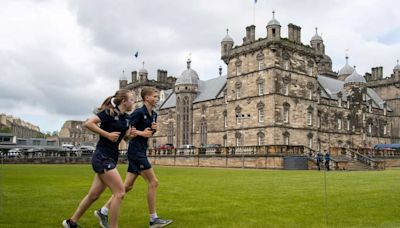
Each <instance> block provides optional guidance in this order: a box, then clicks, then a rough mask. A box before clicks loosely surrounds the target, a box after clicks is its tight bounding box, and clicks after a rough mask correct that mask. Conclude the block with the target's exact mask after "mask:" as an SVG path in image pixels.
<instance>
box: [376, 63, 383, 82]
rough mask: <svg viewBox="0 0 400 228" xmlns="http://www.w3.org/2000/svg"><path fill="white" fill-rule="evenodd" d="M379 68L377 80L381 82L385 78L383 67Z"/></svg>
mask: <svg viewBox="0 0 400 228" xmlns="http://www.w3.org/2000/svg"><path fill="white" fill-rule="evenodd" d="M377 68H378V70H377V78H376V79H378V80H380V79H382V78H383V67H381V66H380V67H377Z"/></svg>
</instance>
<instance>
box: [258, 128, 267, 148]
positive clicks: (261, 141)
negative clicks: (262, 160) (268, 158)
mask: <svg viewBox="0 0 400 228" xmlns="http://www.w3.org/2000/svg"><path fill="white" fill-rule="evenodd" d="M264 139H265V134H264V133H263V132H261V131H260V132H258V133H257V145H264V144H265V142H264Z"/></svg>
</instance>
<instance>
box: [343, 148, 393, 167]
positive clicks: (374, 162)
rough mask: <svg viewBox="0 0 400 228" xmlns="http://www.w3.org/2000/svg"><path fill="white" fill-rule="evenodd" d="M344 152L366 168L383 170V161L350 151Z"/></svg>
mask: <svg viewBox="0 0 400 228" xmlns="http://www.w3.org/2000/svg"><path fill="white" fill-rule="evenodd" d="M346 152H347V154H348V155H350V156H351V158H353V159H355V160H357V161H359V162H361V163H363V164H366V165H368V167H371V168H373V169H385V161H383V160H380V159H375V158H371V157H368V156H366V155H364V154H361V153H359V152H357V151H355V150H352V149H346Z"/></svg>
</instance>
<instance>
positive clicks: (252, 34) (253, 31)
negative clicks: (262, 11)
mask: <svg viewBox="0 0 400 228" xmlns="http://www.w3.org/2000/svg"><path fill="white" fill-rule="evenodd" d="M249 27H250V42H254V41H255V40H256V26H255V25H250V26H249Z"/></svg>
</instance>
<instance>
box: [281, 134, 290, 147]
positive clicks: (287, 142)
mask: <svg viewBox="0 0 400 228" xmlns="http://www.w3.org/2000/svg"><path fill="white" fill-rule="evenodd" d="M282 135H283V144H284V145H289V138H290V133H289V132H287V131H285V132H284V133H283V134H282Z"/></svg>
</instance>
